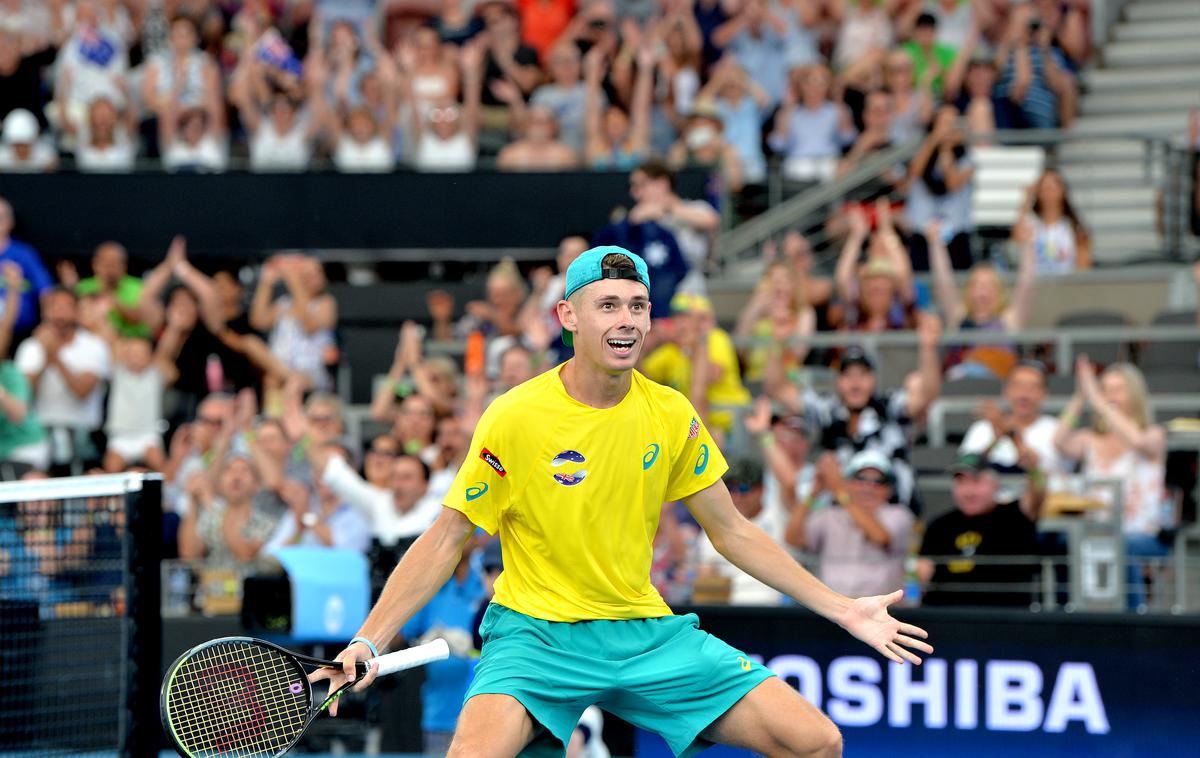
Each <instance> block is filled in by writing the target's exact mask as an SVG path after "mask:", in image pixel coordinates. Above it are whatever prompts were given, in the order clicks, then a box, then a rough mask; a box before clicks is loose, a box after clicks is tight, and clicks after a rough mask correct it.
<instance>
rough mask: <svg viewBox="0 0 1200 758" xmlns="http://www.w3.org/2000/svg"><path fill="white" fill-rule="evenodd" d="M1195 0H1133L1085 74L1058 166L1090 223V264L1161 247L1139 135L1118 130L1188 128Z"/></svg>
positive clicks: (1199, 69)
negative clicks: (1079, 138) (1073, 137)
mask: <svg viewBox="0 0 1200 758" xmlns="http://www.w3.org/2000/svg"><path fill="white" fill-rule="evenodd" d="M1198 40H1200V0H1133V1H1132V2H1130V3H1128V4H1127V5H1126V6H1125V8H1124V10H1123V11H1122V14H1121V18H1120V20H1119V21H1118V22H1117V23H1116V24H1115V25H1114V26H1113V27H1112V29H1110V31H1109V41H1108V42H1107V43H1106V44H1105V45H1104V46H1103V48H1102V49H1100V50H1098V51H1097V64H1096V66H1095V67H1094V68H1091V69H1089V70H1087V71H1085V72H1084V74H1083V76H1082V84H1083V87H1084V93H1085V94H1084V95H1083V98H1082V101H1081V108H1080V117H1079V118H1078V119H1077V120H1076V122H1075V124H1074V126H1073V128H1072V133H1073V134H1079V135H1087V136H1088V137H1095V139H1089V140H1087V141H1083V142H1076V143H1072V144H1068V145H1065V146H1064V147H1063V150H1062V151H1061V153H1060V155H1061V158H1062V160H1061V165H1062V169H1063V173H1064V175H1065V176H1066V177H1067V181H1068V182H1069V183H1070V186H1071V194H1072V198H1073V199H1075V201H1076V204H1077V205H1078V206H1079V207H1078V211H1079V213H1080V214H1081V215H1082V216H1083V217H1084V221H1085V223H1086V224H1087V225H1088V227H1089V228H1090V229H1091V231H1092V235H1093V236H1092V240H1093V241H1092V249H1093V255H1094V257H1095V259H1096V260H1097V262H1101V263H1118V262H1120V261H1123V260H1130V259H1135V258H1139V257H1143V256H1141V255H1139V253H1144V252H1147V251H1151V250H1157V249H1159V246H1160V244H1161V242H1160V239H1159V237H1158V234H1157V232H1156V225H1155V192H1156V189H1157V187H1158V183H1159V181H1160V179H1161V177H1158V176H1154V175H1151V176H1147V175H1146V172H1145V169H1144V143H1143V142H1142V141H1140V140H1134V139H1128V138H1122V137H1121V136H1120V135H1122V134H1129V133H1139V134H1147V135H1153V136H1157V137H1166V138H1170V139H1171V140H1172V141H1173V143H1175V144H1177V145H1179V144H1182V143H1183V142H1184V138H1185V135H1186V134H1187V118H1188V111H1189V110H1190V109H1192V108H1196V107H1200V41H1198Z"/></svg>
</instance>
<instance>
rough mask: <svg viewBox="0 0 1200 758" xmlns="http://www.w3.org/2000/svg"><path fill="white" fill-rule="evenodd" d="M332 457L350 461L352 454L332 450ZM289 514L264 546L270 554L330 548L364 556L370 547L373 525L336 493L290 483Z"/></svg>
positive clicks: (285, 491) (284, 490)
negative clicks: (292, 549) (301, 548)
mask: <svg viewBox="0 0 1200 758" xmlns="http://www.w3.org/2000/svg"><path fill="white" fill-rule="evenodd" d="M329 449H330V451H331V454H332V455H336V456H338V457H342V458H343V460H345V459H346V458H348V457H349V452H348V451H346V450H344V449H342V448H337V447H334V446H332V445H331V446H330V448H329ZM280 492H281V495H282V497H283V500H284V502H285V503H287V505H288V513H287V514H286V515H285V516H284V517H283V518H282V519H280V520H279V526H278V527H277V528H276V529H275V533H274V534H273V535H271V538H270V539H269V540H267V544H266V545H264V546H263V552H265V553H271V552H274V551H275V550H278V549H279V548H284V547H293V546H304V547H331V548H337V549H339V550H355V551H357V552H360V553H365V552H366V551H367V548H369V547H370V546H371V525H370V523H369V522H368V521H367V518H366V516H364V515H363V513H362V512H361V511H359V510H358V509H357V508H355V507H354V506H352V505H350V504H349V503H347V502H345V501H344V500H342V499H341V498H339V497H338V496H337V495H336V494H335V493H334V492H333V490H331V489H329V488H328V487H326V486H325V485H323V484H321V483H319V482H318V483H317V485H316V487H315V491H313V492H310V491H309V489H308V488H307V487H305V486H304V485H303V484H301V483H300V482H298V481H296V480H294V479H289V480H287V481H285V482H284V483H283V486H282V487H281V490H280Z"/></svg>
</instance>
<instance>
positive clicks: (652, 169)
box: [634, 158, 675, 192]
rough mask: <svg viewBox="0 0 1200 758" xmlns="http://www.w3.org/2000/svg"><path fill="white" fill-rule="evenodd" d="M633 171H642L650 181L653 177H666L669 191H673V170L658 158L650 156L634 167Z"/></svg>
mask: <svg viewBox="0 0 1200 758" xmlns="http://www.w3.org/2000/svg"><path fill="white" fill-rule="evenodd" d="M634 171H640V172H642V173H643V174H645V175H646V178H647V179H650V180H651V181H653V180H655V179H666V180H667V185H668V186H669V187H670V188H671V191H672V192H674V191H675V172H674V171H672V170H671V168H670V166H668V165H667V164H665V163H663V162H662V161H660V160H655V159H653V158H652V159H650V160H648V161H646V162H644V163H642V165H640V166H638V167H637V168H635V169H634Z"/></svg>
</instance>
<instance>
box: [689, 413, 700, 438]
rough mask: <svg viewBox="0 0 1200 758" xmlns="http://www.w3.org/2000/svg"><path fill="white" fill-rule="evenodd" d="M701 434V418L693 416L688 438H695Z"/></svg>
mask: <svg viewBox="0 0 1200 758" xmlns="http://www.w3.org/2000/svg"><path fill="white" fill-rule="evenodd" d="M699 436H700V419H698V418H696V417H695V416H692V425H691V426H689V427H688V439H689V440H694V439H696V438H697V437H699Z"/></svg>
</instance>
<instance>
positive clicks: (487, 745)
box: [446, 734, 498, 758]
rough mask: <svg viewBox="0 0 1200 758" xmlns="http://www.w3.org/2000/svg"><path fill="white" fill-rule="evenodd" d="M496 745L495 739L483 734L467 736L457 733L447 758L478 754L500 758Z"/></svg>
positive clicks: (475, 756)
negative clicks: (486, 737)
mask: <svg viewBox="0 0 1200 758" xmlns="http://www.w3.org/2000/svg"><path fill="white" fill-rule="evenodd" d="M495 747H496V743H495V741H494V740H488V739H485V738H484V737H483V735H479V736H477V737H467V736H463V735H461V734H455V735H454V739H453V740H452V741H451V742H450V749H449V750H447V751H446V758H478V756H497V758H498V754H497V753H496V751H495Z"/></svg>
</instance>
